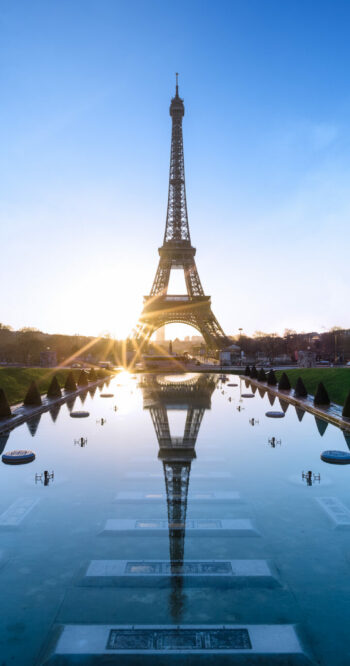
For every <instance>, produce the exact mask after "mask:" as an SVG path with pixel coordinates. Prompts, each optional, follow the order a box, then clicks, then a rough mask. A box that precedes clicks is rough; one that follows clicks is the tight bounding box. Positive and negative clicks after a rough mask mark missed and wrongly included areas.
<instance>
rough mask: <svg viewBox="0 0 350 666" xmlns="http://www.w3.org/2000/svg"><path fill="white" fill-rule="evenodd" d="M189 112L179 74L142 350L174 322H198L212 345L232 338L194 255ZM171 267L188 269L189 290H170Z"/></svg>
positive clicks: (139, 337) (140, 333)
mask: <svg viewBox="0 0 350 666" xmlns="http://www.w3.org/2000/svg"><path fill="white" fill-rule="evenodd" d="M184 114H185V107H184V102H183V99H181V97H179V86H178V74H176V93H175V97H173V98H172V100H171V104H170V116H171V118H172V134H171V154H170V173H169V191H168V209H167V217H166V225H165V234H164V241H163V245H162V247H160V248H159V250H158V252H159V256H160V259H159V264H158V269H157V272H156V276H155V278H154V282H153V286H152V289H151V292H150V294H149V296H145V297H144V306H143V311H142V314H141V317H140V320H139V324H138V326H137V329H136V332H135V340H136V347H137V348H138V350H139V352H140V351H141V350H142V348H143V347H144V346H145V344H146V343H148V341H149V339H150V337H151V336H152V334H153V333H154V331H156V330H157V329H158V328H160V327H161V326H164V325H165V324H170V323H182V324H188V325H189V326H193V327H194V328H196V329H197V330H198V331H199V332H200V333H201V334H202V336H203V338H204V340H205V343H206V345H207V347H208V348H209V349H211V350H218V349H223V348H225V347H227V346H229V345H230V344H231V341H230V339H229V338H227V336H226V335H225V334H224V332H223V330H222V328H221V326H220V324H219V322H218V321H217V319H216V317H215V316H214V314H213V312H212V309H211V300H210V296H206V295H205V294H204V290H203V287H202V284H201V281H200V278H199V275H198V271H197V267H196V262H195V258H194V257H195V254H196V249H195V248H194V247H193V246H192V244H191V238H190V229H189V225H188V216H187V202H186V187H185V166H184V150H183V139H182V118H183V116H184ZM172 269H179V270H183V271H184V275H185V283H186V289H187V294H184V295H180V294H176V295H170V294H168V285H169V278H170V272H171V270H172Z"/></svg>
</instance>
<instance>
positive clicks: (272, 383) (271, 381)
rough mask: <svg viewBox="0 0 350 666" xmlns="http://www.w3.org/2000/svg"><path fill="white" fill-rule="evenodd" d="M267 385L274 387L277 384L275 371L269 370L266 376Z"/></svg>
mask: <svg viewBox="0 0 350 666" xmlns="http://www.w3.org/2000/svg"><path fill="white" fill-rule="evenodd" d="M267 383H268V384H269V385H270V386H276V384H277V379H276V375H275V371H274V370H270V371H269V374H268V375H267Z"/></svg>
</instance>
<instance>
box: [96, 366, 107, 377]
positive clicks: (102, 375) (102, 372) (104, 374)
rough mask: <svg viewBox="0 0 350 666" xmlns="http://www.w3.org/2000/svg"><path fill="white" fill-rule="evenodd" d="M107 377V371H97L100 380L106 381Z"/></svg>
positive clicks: (101, 369)
mask: <svg viewBox="0 0 350 666" xmlns="http://www.w3.org/2000/svg"><path fill="white" fill-rule="evenodd" d="M105 376H106V371H105V370H104V369H103V368H100V369H99V370H97V377H98V379H104V378H105Z"/></svg>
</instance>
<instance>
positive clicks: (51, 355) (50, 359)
mask: <svg viewBox="0 0 350 666" xmlns="http://www.w3.org/2000/svg"><path fill="white" fill-rule="evenodd" d="M56 365H57V354H56V352H55V351H53V350H52V349H45V351H41V352H40V366H41V367H42V368H55V367H56Z"/></svg>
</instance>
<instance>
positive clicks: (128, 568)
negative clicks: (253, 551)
mask: <svg viewBox="0 0 350 666" xmlns="http://www.w3.org/2000/svg"><path fill="white" fill-rule="evenodd" d="M174 577H175V578H176V577H179V578H181V581H182V582H184V583H185V584H188V586H206V587H210V586H211V585H214V586H219V585H220V584H222V585H223V586H225V587H239V586H248V585H251V586H259V585H263V586H265V587H275V586H277V585H279V581H278V577H277V573H276V570H275V568H274V567H273V566H272V565H271V564H270V563H269V562H268V561H267V560H186V561H185V562H176V561H175V562H170V561H169V560H92V561H91V562H90V563H89V565H88V568H87V570H86V573H85V576H84V578H83V580H82V584H83V585H92V586H93V585H98V586H101V585H103V586H106V587H108V586H114V585H115V586H125V587H127V586H134V585H135V586H153V585H157V587H158V586H160V585H161V586H168V585H171V584H172V579H173V578H174Z"/></svg>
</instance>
